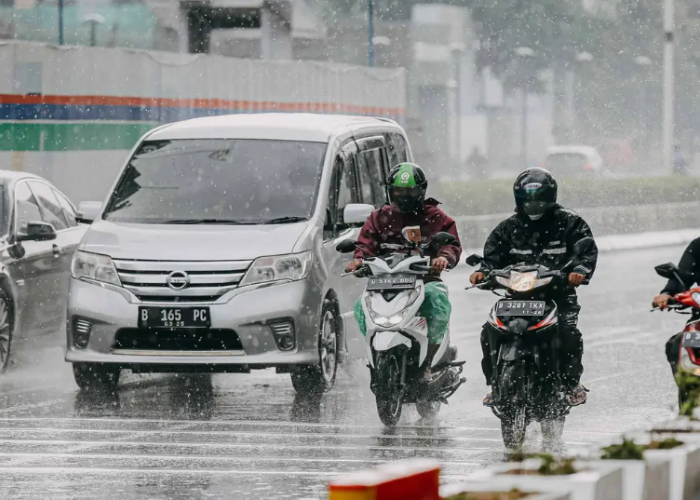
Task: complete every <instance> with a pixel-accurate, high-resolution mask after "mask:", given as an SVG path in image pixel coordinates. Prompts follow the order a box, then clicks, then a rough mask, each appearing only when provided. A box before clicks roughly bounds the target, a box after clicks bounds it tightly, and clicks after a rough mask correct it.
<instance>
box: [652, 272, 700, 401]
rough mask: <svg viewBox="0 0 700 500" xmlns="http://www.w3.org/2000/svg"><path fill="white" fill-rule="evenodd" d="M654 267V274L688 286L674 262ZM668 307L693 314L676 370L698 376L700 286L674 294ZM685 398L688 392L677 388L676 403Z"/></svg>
mask: <svg viewBox="0 0 700 500" xmlns="http://www.w3.org/2000/svg"><path fill="white" fill-rule="evenodd" d="M654 269H655V270H656V274H658V275H659V276H661V277H662V278H666V279H674V280H677V281H678V282H679V283H681V284H682V285H683V287H684V288H687V287H688V285H686V280H684V279H683V278H682V277H681V272H680V270H679V269H678V267H677V266H676V265H675V264H671V263H668V264H661V265H659V266H656V267H655V268H654ZM668 309H669V311H673V312H675V313H678V314H688V315H692V316H693V318H691V320H690V321H689V322H688V323H687V324H686V325H685V328H684V329H683V332H682V334H683V335H682V337H681V348H680V352H679V353H678V370H684V371H685V372H687V373H691V374H693V375H695V376H697V377H700V287H695V288H690V289H688V290H686V291H685V292H681V293H677V294H676V295H674V296H673V299H672V300H671V301H670V302H669V305H668ZM658 310H659V309H657V308H654V309H652V311H658ZM687 398H688V394H686V393H685V391H683V390H682V389H681V388H679V389H678V404H679V405H682V404H683V403H684V402H685V400H686V399H687Z"/></svg>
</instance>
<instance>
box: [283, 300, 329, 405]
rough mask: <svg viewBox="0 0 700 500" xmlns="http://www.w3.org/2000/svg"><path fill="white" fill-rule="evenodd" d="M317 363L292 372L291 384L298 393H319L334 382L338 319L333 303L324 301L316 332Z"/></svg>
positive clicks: (325, 390) (326, 390)
mask: <svg viewBox="0 0 700 500" xmlns="http://www.w3.org/2000/svg"><path fill="white" fill-rule="evenodd" d="M318 354H319V364H318V365H310V366H299V367H297V368H296V369H295V370H294V371H293V372H292V385H293V386H294V390H295V391H297V393H299V394H302V395H304V394H321V393H324V392H328V391H330V390H331V389H332V388H333V385H334V384H335V377H336V373H337V371H338V320H337V317H336V313H335V308H334V307H333V304H332V303H331V302H329V301H326V302H325V304H324V305H323V311H322V313H321V325H320V331H319V334H318Z"/></svg>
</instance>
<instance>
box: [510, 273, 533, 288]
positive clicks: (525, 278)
mask: <svg viewBox="0 0 700 500" xmlns="http://www.w3.org/2000/svg"><path fill="white" fill-rule="evenodd" d="M536 283H537V271H532V272H529V273H518V272H515V271H511V272H510V289H511V290H513V291H514V292H529V291H530V290H532V289H533V288H535V286H536V285H535V284H536Z"/></svg>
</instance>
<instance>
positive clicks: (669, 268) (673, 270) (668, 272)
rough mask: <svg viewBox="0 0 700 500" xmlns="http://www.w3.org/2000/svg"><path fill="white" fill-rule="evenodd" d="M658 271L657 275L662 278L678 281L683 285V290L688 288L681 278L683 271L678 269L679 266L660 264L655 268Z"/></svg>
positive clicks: (669, 263)
mask: <svg viewBox="0 0 700 500" xmlns="http://www.w3.org/2000/svg"><path fill="white" fill-rule="evenodd" d="M654 270H655V271H656V274H658V275H659V276H661V277H662V278H666V279H667V280H673V279H675V280H677V281H680V283H681V285H683V288H687V287H688V285H686V284H685V281H684V280H683V279H682V278H681V270H680V269H678V266H676V265H675V264H672V263H671V262H668V263H666V264H660V265H658V266H656V267H655V268H654Z"/></svg>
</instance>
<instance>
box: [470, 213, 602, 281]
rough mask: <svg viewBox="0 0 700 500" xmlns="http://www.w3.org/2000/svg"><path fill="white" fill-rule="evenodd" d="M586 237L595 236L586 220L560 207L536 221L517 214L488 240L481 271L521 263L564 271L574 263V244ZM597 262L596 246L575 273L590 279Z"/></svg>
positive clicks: (583, 257) (584, 257) (582, 260)
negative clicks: (570, 261)
mask: <svg viewBox="0 0 700 500" xmlns="http://www.w3.org/2000/svg"><path fill="white" fill-rule="evenodd" d="M586 236H591V237H592V236H593V233H591V229H590V228H589V227H588V224H586V221H584V220H583V219H582V218H581V217H580V216H579V215H578V214H577V213H576V212H573V211H571V210H567V209H565V208H562V207H561V206H559V205H556V206H555V208H554V210H552V211H550V212H548V213H547V214H545V215H544V216H543V217H542V218H541V219H539V220H536V221H533V220H530V219H529V218H528V217H527V215H525V214H523V213H520V212H519V211H517V212H516V213H515V215H513V216H512V217H509V218H508V219H506V220H504V221H503V222H501V223H500V224H499V225H498V226H497V227H496V229H494V230H493V232H492V233H491V234H490V235H489V237H488V239H487V240H486V245H485V246H484V266H483V269H482V270H486V269H488V268H490V269H503V268H504V267H507V266H510V265H513V264H519V263H525V264H540V265H543V266H546V267H548V268H549V269H561V268H562V267H563V266H564V265H565V264H566V263H567V262H569V260H571V257H572V252H573V248H574V244H576V242H577V241H579V240H580V239H582V238H585V237H586ZM597 261H598V248H597V247H595V246H594V248H593V249H592V250H591V251H590V252H588V254H586V255H583V256H582V257H581V259H580V264H579V265H578V266H577V267H575V268H574V269H573V271H574V272H576V273H580V274H583V275H584V276H586V278H588V279H590V278H591V277H592V276H593V273H594V272H595V268H596V263H597ZM572 293H573V291H572Z"/></svg>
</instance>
